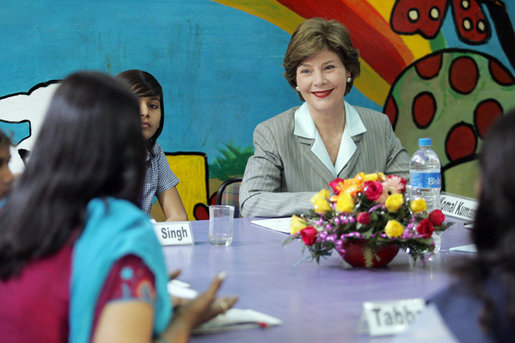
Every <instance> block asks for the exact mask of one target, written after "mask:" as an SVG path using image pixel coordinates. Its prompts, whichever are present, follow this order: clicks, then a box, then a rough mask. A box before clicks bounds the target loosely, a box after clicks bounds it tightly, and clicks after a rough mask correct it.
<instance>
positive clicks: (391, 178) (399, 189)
mask: <svg viewBox="0 0 515 343" xmlns="http://www.w3.org/2000/svg"><path fill="white" fill-rule="evenodd" d="M381 185H382V186H383V194H381V196H380V197H379V198H378V199H377V202H378V203H381V204H384V203H385V201H386V199H388V197H389V196H390V195H392V194H402V193H404V192H406V180H405V179H404V178H402V177H400V176H397V175H388V176H387V177H386V180H385V181H383V182H382V183H381Z"/></svg>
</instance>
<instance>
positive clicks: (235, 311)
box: [193, 308, 282, 334]
mask: <svg viewBox="0 0 515 343" xmlns="http://www.w3.org/2000/svg"><path fill="white" fill-rule="evenodd" d="M280 324H282V320H280V319H278V318H275V317H272V316H269V315H268V314H264V313H261V312H258V311H254V310H248V309H247V310H243V309H239V308H231V309H229V310H227V312H225V313H223V314H219V315H218V316H216V317H215V318H213V319H211V320H210V321H208V322H205V323H204V324H201V325H199V326H198V327H196V328H195V329H194V330H193V333H194V334H208V333H215V332H221V331H230V330H241V329H248V328H255V327H256V326H259V327H262V328H266V327H269V326H272V325H280Z"/></svg>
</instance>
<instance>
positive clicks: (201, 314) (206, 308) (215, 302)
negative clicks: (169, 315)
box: [172, 272, 238, 329]
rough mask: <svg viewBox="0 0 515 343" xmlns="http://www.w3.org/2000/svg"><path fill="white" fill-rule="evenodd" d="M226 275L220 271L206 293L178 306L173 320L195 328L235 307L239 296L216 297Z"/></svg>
mask: <svg viewBox="0 0 515 343" xmlns="http://www.w3.org/2000/svg"><path fill="white" fill-rule="evenodd" d="M226 275H227V274H226V273H225V272H221V273H219V274H218V275H217V277H216V278H215V279H214V280H213V282H212V283H211V285H210V286H209V288H208V289H207V290H206V291H205V292H204V293H202V294H201V295H199V296H198V297H196V298H194V299H192V300H189V301H185V302H183V304H182V305H181V306H178V307H177V309H176V311H177V313H176V314H174V317H173V318H174V319H172V321H174V320H175V319H176V320H178V321H180V322H182V324H183V325H187V326H189V327H190V328H191V329H193V328H194V327H196V326H197V325H199V324H202V323H204V322H206V321H208V320H210V319H212V318H214V317H216V316H217V315H219V314H220V313H225V312H226V311H227V310H228V309H230V308H231V307H233V305H234V304H235V303H236V301H237V300H238V297H237V296H236V297H221V298H217V297H216V293H217V292H218V290H219V289H220V286H221V285H222V282H223V280H224V279H225V277H226Z"/></svg>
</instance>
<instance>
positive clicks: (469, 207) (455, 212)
mask: <svg viewBox="0 0 515 343" xmlns="http://www.w3.org/2000/svg"><path fill="white" fill-rule="evenodd" d="M440 206H441V208H442V212H443V213H444V214H445V215H446V216H452V217H458V218H461V219H468V220H474V217H475V216H476V208H477V201H476V200H474V199H471V198H467V197H462V196H459V195H456V194H450V193H445V192H443V193H442V194H441V195H440Z"/></svg>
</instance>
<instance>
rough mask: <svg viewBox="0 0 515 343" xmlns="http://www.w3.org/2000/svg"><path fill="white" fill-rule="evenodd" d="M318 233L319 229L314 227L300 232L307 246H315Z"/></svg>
mask: <svg viewBox="0 0 515 343" xmlns="http://www.w3.org/2000/svg"><path fill="white" fill-rule="evenodd" d="M317 233H318V231H317V229H315V228H314V227H313V226H308V227H307V228H305V229H302V230H300V236H301V237H302V240H303V241H304V244H306V245H313V244H315V241H316V236H317Z"/></svg>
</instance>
